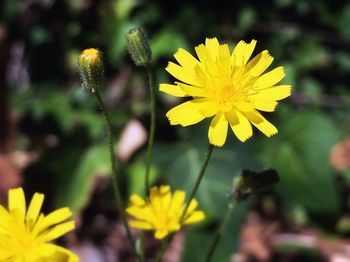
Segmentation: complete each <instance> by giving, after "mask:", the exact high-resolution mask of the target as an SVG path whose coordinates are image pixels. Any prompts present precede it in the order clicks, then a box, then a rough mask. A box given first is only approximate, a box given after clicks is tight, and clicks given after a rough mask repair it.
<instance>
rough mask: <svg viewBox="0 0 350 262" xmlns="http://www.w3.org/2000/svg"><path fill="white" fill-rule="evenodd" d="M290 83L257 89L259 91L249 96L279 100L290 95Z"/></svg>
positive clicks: (256, 98)
mask: <svg viewBox="0 0 350 262" xmlns="http://www.w3.org/2000/svg"><path fill="white" fill-rule="evenodd" d="M291 92H292V87H291V86H290V85H279V86H273V87H270V88H266V89H263V90H259V93H257V94H254V95H251V96H249V98H250V99H252V100H281V99H284V98H286V97H288V96H290V95H291Z"/></svg>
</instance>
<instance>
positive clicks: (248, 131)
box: [226, 111, 253, 142]
mask: <svg viewBox="0 0 350 262" xmlns="http://www.w3.org/2000/svg"><path fill="white" fill-rule="evenodd" d="M226 116H227V119H228V121H229V123H230V126H231V129H232V131H233V133H235V135H236V136H237V138H238V139H239V140H240V141H242V142H245V141H246V140H247V139H248V138H249V137H251V136H252V135H253V129H252V126H251V124H250V123H249V121H248V119H247V118H246V117H245V116H244V115H242V113H240V112H238V111H231V112H228V113H226Z"/></svg>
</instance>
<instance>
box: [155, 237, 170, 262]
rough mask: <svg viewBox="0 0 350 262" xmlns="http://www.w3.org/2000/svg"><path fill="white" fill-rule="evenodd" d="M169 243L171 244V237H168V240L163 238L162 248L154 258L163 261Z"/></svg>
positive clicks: (157, 261)
mask: <svg viewBox="0 0 350 262" xmlns="http://www.w3.org/2000/svg"><path fill="white" fill-rule="evenodd" d="M169 244H170V239H168V240H162V241H161V242H160V250H159V252H158V253H157V256H156V258H155V259H154V261H155V262H160V261H161V259H162V257H163V255H164V252H165V250H166V249H167V247H168V246H169Z"/></svg>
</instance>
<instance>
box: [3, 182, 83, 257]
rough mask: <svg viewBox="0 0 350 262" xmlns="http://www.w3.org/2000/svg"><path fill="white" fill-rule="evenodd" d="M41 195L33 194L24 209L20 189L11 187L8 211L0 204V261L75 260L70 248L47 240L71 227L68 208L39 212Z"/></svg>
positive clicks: (23, 197)
mask: <svg viewBox="0 0 350 262" xmlns="http://www.w3.org/2000/svg"><path fill="white" fill-rule="evenodd" d="M43 201H44V195H43V194H39V193H35V194H34V196H33V198H32V200H31V202H30V204H29V207H28V209H27V208H26V201H25V196H24V192H23V189H22V188H16V189H11V190H10V191H9V195H8V210H6V209H5V208H4V207H3V206H1V205H0V261H18V262H44V261H52V262H76V261H78V260H79V259H78V257H77V256H76V255H75V254H74V253H72V252H71V251H69V250H67V249H65V248H63V247H60V246H57V245H55V244H52V243H50V241H52V240H54V239H56V238H58V237H60V236H62V235H64V234H65V233H67V232H69V231H71V230H73V229H74V227H75V225H74V221H68V222H64V221H65V220H67V219H68V218H69V217H71V216H72V213H71V211H70V210H69V209H68V208H61V209H58V210H56V211H54V212H52V213H50V214H48V215H47V216H44V215H43V214H41V213H40V209H41V206H42V204H43Z"/></svg>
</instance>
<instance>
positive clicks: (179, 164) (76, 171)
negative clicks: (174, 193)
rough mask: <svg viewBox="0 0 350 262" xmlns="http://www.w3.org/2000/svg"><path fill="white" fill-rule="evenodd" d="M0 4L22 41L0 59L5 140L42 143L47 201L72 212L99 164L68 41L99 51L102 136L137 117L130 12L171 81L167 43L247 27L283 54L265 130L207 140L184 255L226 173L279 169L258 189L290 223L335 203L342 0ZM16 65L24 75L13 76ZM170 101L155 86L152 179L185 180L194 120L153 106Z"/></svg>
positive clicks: (342, 118) (239, 215)
mask: <svg viewBox="0 0 350 262" xmlns="http://www.w3.org/2000/svg"><path fill="white" fill-rule="evenodd" d="M0 10H1V11H0V13H1V15H0V26H1V28H4V29H6V34H7V36H6V39H7V41H8V42H9V43H10V44H11V46H12V49H13V48H15V47H16V46H18V45H19V44H22V45H24V50H23V54H22V55H21V54H13V53H12V58H11V60H10V63H9V64H11V65H12V66H11V67H10V66H9V67H8V70H7V73H6V74H7V79H14V80H12V81H9V84H8V85H9V86H10V87H11V89H10V90H9V93H10V94H9V95H10V103H11V106H12V107H13V109H14V110H15V111H16V113H17V114H18V121H19V126H20V128H19V132H18V137H19V138H20V139H18V141H19V142H18V145H17V147H18V148H20V149H23V150H36V151H38V152H40V154H41V155H42V156H43V157H42V160H41V161H40V163H43V162H44V161H45V168H46V171H45V172H46V173H47V174H49V175H50V176H52V178H53V179H52V180H50V181H51V183H55V184H53V185H51V186H50V188H54V192H51V193H52V194H53V193H54V194H55V196H56V197H55V199H56V204H57V205H60V206H61V205H68V206H70V207H72V208H73V210H74V211H75V212H77V213H78V212H79V211H80V210H82V209H83V208H84V207H85V206H86V204H87V203H88V201H89V196H90V194H89V192H90V193H91V190H92V187H93V180H94V177H95V175H106V174H108V172H109V162H108V158H107V145H106V146H104V143H105V142H106V138H105V133H104V131H105V129H104V128H105V127H104V123H103V121H102V119H101V118H100V112H99V109H98V107H97V103H96V101H95V99H94V97H93V96H92V95H91V94H89V92H87V91H84V90H82V89H81V88H80V81H79V78H78V76H77V75H78V74H77V70H76V62H77V57H78V53H79V52H80V51H81V50H82V49H84V48H87V47H97V48H100V49H101V50H102V51H104V53H105V66H106V74H107V84H106V88H105V90H104V97H105V99H106V101H107V105H108V108H109V110H110V112H111V118H112V122H113V126H114V128H115V137H116V139H118V137H119V135H120V133H121V130H122V128H123V127H124V125H125V124H126V122H127V121H128V120H130V119H132V118H138V119H139V120H141V121H142V122H143V123H144V124H145V126H146V127H147V126H148V120H149V115H148V109H147V99H148V96H147V89H146V88H147V86H146V81H145V79H144V75H143V72H142V71H141V70H140V69H137V68H135V67H134V66H133V64H132V62H131V60H130V58H129V57H128V55H127V52H126V49H125V38H124V34H125V33H126V32H127V31H128V30H129V29H131V28H132V27H134V26H142V27H143V28H145V29H146V31H147V32H148V33H149V36H150V41H151V48H152V52H153V65H154V72H155V78H156V81H157V83H160V82H169V83H170V82H172V81H173V79H171V77H170V76H169V75H168V74H167V73H166V72H165V70H164V68H165V67H166V65H167V61H169V60H173V58H172V57H171V56H172V54H173V53H174V52H175V51H176V50H177V48H179V47H182V48H185V49H187V50H189V51H190V52H192V53H193V47H194V46H195V45H197V44H199V43H202V42H203V41H204V40H205V37H213V36H216V37H218V38H219V39H220V40H221V41H225V42H228V43H231V44H234V43H237V42H238V41H239V40H241V39H244V40H250V39H252V38H254V39H257V40H258V45H257V49H258V51H261V50H263V49H265V48H266V49H268V50H269V51H270V52H271V54H272V55H273V56H274V57H275V62H274V64H273V65H274V66H277V65H284V66H285V67H286V78H285V80H284V81H283V82H284V83H288V84H292V85H293V96H292V97H291V98H289V99H287V100H286V101H283V103H281V105H280V106H279V108H278V110H277V112H275V113H274V114H272V115H271V116H269V119H272V122H273V123H275V124H276V126H277V127H278V128H279V134H278V135H276V136H274V137H272V138H270V139H268V138H266V137H263V135H261V134H259V133H258V132H255V135H254V137H253V138H251V139H250V140H249V141H248V142H246V143H244V144H242V143H239V142H237V140H236V139H234V137H233V136H232V135H230V136H229V140H230V141H229V143H228V144H226V145H225V146H224V147H223V148H220V149H217V150H215V151H214V154H213V158H212V159H211V161H210V164H209V167H208V170H207V174H206V175H205V177H204V180H203V182H202V185H201V187H200V190H199V192H198V195H197V198H198V199H199V201H200V208H201V209H204V210H205V211H206V213H207V217H208V219H207V222H206V224H205V225H204V227H195V228H194V229H192V230H190V231H189V232H188V236H187V239H186V249H185V252H184V261H202V260H201V256H202V253H203V252H201V250H203V245H204V246H205V245H206V243H208V244H209V243H210V237H211V235H212V234H213V228H214V227H213V226H212V225H215V224H216V223H218V222H219V221H220V220H221V219H222V218H223V216H224V215H225V213H226V208H227V193H228V192H229V190H230V189H231V188H230V187H231V185H232V179H233V177H234V176H235V174H237V173H238V172H239V171H240V170H242V169H250V170H257V171H258V170H262V169H265V168H273V169H276V170H277V171H278V172H279V174H280V178H281V182H280V183H279V185H278V186H276V187H275V190H274V191H273V192H270V194H271V195H272V196H273V197H274V199H276V203H277V204H278V205H280V208H281V209H282V210H284V211H286V212H287V211H288V212H287V213H293V212H294V211H295V212H294V214H297V215H296V216H291V217H289V218H287V219H292V220H293V219H294V222H295V223H298V221H304V222H302V223H313V224H324V221H322V220H323V219H324V217H327V218H328V219H329V221H335V220H337V219H339V218H340V217H341V215H342V214H344V213H346V212H349V210H350V208H349V206H348V204H346V205H345V206H344V204H343V203H342V199H344V198H348V192H345V193H344V192H343V191H342V192H341V191H340V190H339V188H338V185H337V180H336V172H335V170H334V169H333V168H332V167H331V166H330V164H329V154H330V150H331V149H332V147H333V146H334V145H335V144H336V143H338V142H340V141H341V140H342V139H343V138H344V137H346V136H348V135H349V132H350V114H349V112H350V111H349V109H350V89H349V88H350V87H349V86H350V50H349V47H350V26H349V25H350V3H349V1H345V0H335V1H330V0H329V1H307V0H302V1H292V0H268V1H258V0H255V1H226V2H224V1H223V2H221V1H219V2H215V3H214V2H203V1H156V0H150V1H145V0H132V1H130V0H115V1H111V0H103V1H83V0H76V1H73V0H72V1H69V0H62V1H55V0H37V1H21V0H7V1H6V0H5V1H1V3H0ZM16 68H17V69H18V68H20V70H22V74H21V72H18V70H17V69H16ZM16 70H17V71H16ZM23 71H24V72H27V73H28V75H29V79H26V78H20V76H21V75H25V74H23ZM180 101H181V100H180V99H179V100H177V99H174V98H171V97H168V96H165V95H163V94H159V95H158V100H157V105H158V112H157V115H158V123H157V132H156V149H155V153H154V167H153V181H154V183H156V182H157V183H170V184H171V185H172V186H173V187H174V188H181V189H184V190H186V191H189V190H190V188H191V187H192V185H193V183H194V181H195V179H196V175H197V172H198V170H199V168H200V165H201V162H202V160H203V154H204V152H205V148H206V144H207V137H206V136H207V127H208V122H205V123H202V124H200V125H199V126H196V127H188V128H185V129H184V128H179V127H170V126H169V124H168V122H167V120H166V118H165V113H166V111H167V110H168V109H169V108H170V107H172V106H173V105H174V104H177V103H179V102H180ZM47 135H54V136H55V137H56V138H57V140H58V144H57V145H56V146H55V148H54V149H52V148H51V147H49V146H47V145H45V143H42V142H38V140H39V141H40V140H43V139H44V138H45V137H46V136H47ZM143 161H144V150H143V149H142V150H140V151H139V152H138V153H137V155H136V156H135V157H134V158H133V159H131V160H130V161H129V163H128V164H127V165H128V167H127V168H126V169H124V168H122V169H121V171H122V172H121V173H120V174H119V175H120V176H121V178H122V180H123V181H124V184H125V185H126V186H125V188H124V193H125V195H124V197H125V199H126V198H127V195H128V194H130V193H133V192H135V191H139V192H140V191H142V189H141V187H142V185H143V173H144V169H143ZM40 163H39V164H40ZM50 181H49V182H48V183H50ZM32 183H33V184H35V180H34V181H32ZM344 183H347V184H349V179H347V180H345V182H344ZM344 194H345V195H344ZM262 197H263V196H262ZM248 208H249V203H246V204H243V205H242V207H240V208H239V209H238V210H237V211H236V215H235V218H234V220H235V221H233V222H232V225H231V227H232V228H230V229H229V230H227V232H226V236H225V241H223V245H222V246H221V247H220V248H221V250H220V251H219V250H218V251H217V252H216V256H217V258H216V261H225V259H224V258H227V257H228V255H229V254H231V253H232V252H233V251H234V250H235V248H236V247H237V236H238V232H239V225H240V223H241V222H242V221H243V219H244V216H245V213H246V212H247V210H248ZM293 210H294V211H293ZM300 212H301V213H300ZM297 217H299V218H300V217H302V218H303V219H301V220H300V219H297ZM309 217H311V218H312V219H311V220H307V218H309ZM305 221H306V222H305ZM343 224H344V223H343ZM340 227H341V228H344V226H340ZM327 230H330V231H332V230H334V228H328V229H327ZM220 256H221V257H220ZM194 258H196V259H197V260H194Z"/></svg>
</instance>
